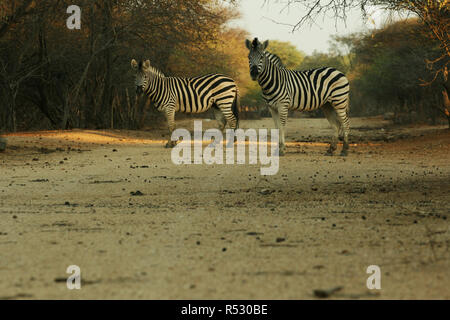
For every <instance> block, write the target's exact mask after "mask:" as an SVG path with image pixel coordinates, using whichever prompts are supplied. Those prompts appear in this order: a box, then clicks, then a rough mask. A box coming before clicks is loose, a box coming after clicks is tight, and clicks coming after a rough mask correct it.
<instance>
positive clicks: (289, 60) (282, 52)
mask: <svg viewBox="0 0 450 320" xmlns="http://www.w3.org/2000/svg"><path fill="white" fill-rule="evenodd" d="M267 51H269V52H271V53H274V54H276V55H277V56H279V57H280V58H281V61H283V64H284V65H285V66H286V68H288V69H294V70H295V69H298V67H299V66H300V65H301V63H302V61H303V59H304V58H305V54H304V53H303V52H301V51H300V50H298V49H297V48H296V47H295V46H294V45H293V44H292V43H290V42H284V41H278V40H270V41H269V47H268V48H267Z"/></svg>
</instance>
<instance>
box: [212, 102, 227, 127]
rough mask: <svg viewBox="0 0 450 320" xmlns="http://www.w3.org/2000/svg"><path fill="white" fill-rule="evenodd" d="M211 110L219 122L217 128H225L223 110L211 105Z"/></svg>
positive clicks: (225, 120) (225, 122) (225, 121)
mask: <svg viewBox="0 0 450 320" xmlns="http://www.w3.org/2000/svg"><path fill="white" fill-rule="evenodd" d="M213 111H214V117H215V118H216V120H217V122H218V124H219V130H220V131H223V130H224V129H225V125H226V124H227V119H225V116H224V115H223V112H222V111H221V110H220V109H219V108H217V107H213Z"/></svg>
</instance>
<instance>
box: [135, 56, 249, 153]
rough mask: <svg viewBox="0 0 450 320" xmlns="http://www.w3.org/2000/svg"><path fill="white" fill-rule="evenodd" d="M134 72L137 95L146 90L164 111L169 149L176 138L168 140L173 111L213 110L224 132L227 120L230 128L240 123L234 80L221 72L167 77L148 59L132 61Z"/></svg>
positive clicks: (238, 103)
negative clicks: (191, 76)
mask: <svg viewBox="0 0 450 320" xmlns="http://www.w3.org/2000/svg"><path fill="white" fill-rule="evenodd" d="M131 67H132V69H134V70H135V71H136V75H135V85H136V94H138V95H141V94H142V93H145V94H146V95H147V96H148V97H149V98H150V99H151V101H152V102H153V103H154V104H155V107H156V108H157V109H158V111H161V112H164V113H165V116H166V119H167V122H168V126H169V140H168V142H167V144H166V148H172V147H174V146H175V145H176V141H172V140H171V136H172V132H173V131H174V130H175V112H184V113H201V112H205V111H207V110H209V109H210V108H212V109H213V111H214V116H215V118H216V120H217V121H218V123H219V130H221V131H223V130H224V129H225V126H226V124H227V123H228V124H229V125H230V127H231V129H233V130H236V129H237V128H238V126H239V107H240V98H239V89H238V86H237V84H236V82H235V81H234V80H233V79H231V78H229V77H227V76H224V75H221V74H208V75H204V76H199V77H195V78H178V77H166V76H165V75H164V74H163V73H162V72H161V71H159V70H158V69H156V68H155V67H153V66H151V64H150V60H146V61H140V62H139V63H138V62H137V61H136V60H135V59H133V60H131Z"/></svg>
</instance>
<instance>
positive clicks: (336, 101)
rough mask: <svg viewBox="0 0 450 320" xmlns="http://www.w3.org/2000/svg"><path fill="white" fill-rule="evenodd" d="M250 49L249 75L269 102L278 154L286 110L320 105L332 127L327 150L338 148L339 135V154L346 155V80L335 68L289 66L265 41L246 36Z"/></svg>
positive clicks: (283, 146) (311, 107) (281, 151)
mask: <svg viewBox="0 0 450 320" xmlns="http://www.w3.org/2000/svg"><path fill="white" fill-rule="evenodd" d="M246 45H247V48H248V49H249V50H250V53H249V64H250V75H251V77H252V79H253V80H255V81H256V80H257V81H258V83H259V85H260V86H261V89H262V93H263V98H264V99H265V100H266V102H267V103H268V104H269V107H270V111H271V113H272V117H273V119H274V121H275V125H276V127H277V128H278V129H280V155H282V154H284V149H285V138H284V136H285V132H286V129H285V126H286V122H287V115H288V111H289V110H298V111H311V110H315V109H318V108H322V110H323V111H324V113H325V116H326V117H327V119H328V121H329V122H330V124H331V125H332V127H333V128H334V131H335V132H334V135H333V139H332V141H331V144H330V148H329V149H328V151H327V154H333V152H334V151H335V150H336V148H337V141H338V138H339V135H340V134H341V135H342V136H343V141H344V145H343V148H342V153H341V155H347V152H348V135H349V132H350V124H349V119H348V111H349V90H350V87H349V82H348V79H347V77H346V76H345V75H344V74H343V73H342V72H340V71H338V70H336V69H335V68H330V67H323V68H318V69H311V70H306V71H296V70H290V69H287V68H285V67H284V66H283V64H282V62H281V60H280V58H279V57H278V56H276V55H274V54H271V53H269V52H267V51H265V50H266V48H267V46H268V41H265V42H264V43H260V42H259V41H258V39H257V38H255V39H254V40H253V41H250V40H246Z"/></svg>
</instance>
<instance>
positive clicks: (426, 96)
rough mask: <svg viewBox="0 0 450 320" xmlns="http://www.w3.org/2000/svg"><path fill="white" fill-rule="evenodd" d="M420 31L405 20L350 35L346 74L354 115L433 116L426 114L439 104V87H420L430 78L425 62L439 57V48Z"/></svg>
mask: <svg viewBox="0 0 450 320" xmlns="http://www.w3.org/2000/svg"><path fill="white" fill-rule="evenodd" d="M420 28H421V26H420V24H419V22H418V21H417V20H407V21H401V22H397V23H394V24H392V25H388V26H386V27H385V28H383V29H381V30H377V31H375V32H373V33H371V34H367V35H361V34H358V35H354V39H353V49H352V53H353V54H354V66H353V68H352V69H351V71H350V74H349V78H350V80H351V87H352V93H353V94H352V109H353V112H354V113H357V114H366V112H367V111H372V113H381V112H386V111H394V112H397V113H400V112H407V113H408V112H411V111H415V112H417V113H421V114H423V115H426V114H428V115H430V114H431V115H433V113H434V111H430V110H431V109H433V108H434V107H437V104H439V103H440V102H439V99H438V98H439V96H440V90H441V88H440V87H439V86H440V83H433V84H432V85H430V86H427V87H423V86H421V85H420V84H421V79H427V78H429V76H430V70H429V69H427V65H426V63H425V60H426V59H429V60H433V59H435V58H436V57H437V56H439V48H438V45H437V43H436V42H434V41H433V40H430V38H428V37H426V36H424V34H423V33H421V32H419V29H420ZM368 105H369V106H371V107H372V108H367V106H368ZM365 108H367V109H368V110H367V111H366V110H364V109H365Z"/></svg>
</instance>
